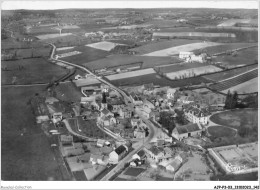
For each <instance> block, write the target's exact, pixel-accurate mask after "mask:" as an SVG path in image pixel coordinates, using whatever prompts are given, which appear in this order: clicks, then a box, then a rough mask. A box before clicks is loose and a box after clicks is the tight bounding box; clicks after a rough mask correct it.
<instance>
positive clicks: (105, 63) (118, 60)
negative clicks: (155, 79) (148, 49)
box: [84, 55, 180, 70]
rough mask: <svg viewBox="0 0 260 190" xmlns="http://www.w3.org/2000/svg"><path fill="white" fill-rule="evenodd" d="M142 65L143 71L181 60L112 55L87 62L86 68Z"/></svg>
mask: <svg viewBox="0 0 260 190" xmlns="http://www.w3.org/2000/svg"><path fill="white" fill-rule="evenodd" d="M140 62H143V64H142V69H145V68H152V67H154V66H158V65H166V64H171V63H178V62H180V61H179V59H176V58H174V57H145V56H132V55H112V56H108V57H107V58H105V59H99V60H96V61H92V62H88V63H87V61H86V62H85V63H86V64H84V66H86V67H88V68H90V69H94V70H96V69H103V68H109V67H115V66H120V65H130V64H131V63H140Z"/></svg>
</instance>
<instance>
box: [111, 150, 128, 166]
mask: <svg viewBox="0 0 260 190" xmlns="http://www.w3.org/2000/svg"><path fill="white" fill-rule="evenodd" d="M127 152H128V147H127V146H126V145H120V146H119V147H117V148H116V149H115V150H114V151H113V152H111V153H110V154H109V162H110V163H112V164H117V163H118V162H119V160H121V159H122V158H123V157H124V156H125V155H126V153H127Z"/></svg>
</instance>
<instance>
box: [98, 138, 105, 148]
mask: <svg viewBox="0 0 260 190" xmlns="http://www.w3.org/2000/svg"><path fill="white" fill-rule="evenodd" d="M105 142H106V141H105V140H103V139H98V140H97V146H98V147H103V146H104V145H105Z"/></svg>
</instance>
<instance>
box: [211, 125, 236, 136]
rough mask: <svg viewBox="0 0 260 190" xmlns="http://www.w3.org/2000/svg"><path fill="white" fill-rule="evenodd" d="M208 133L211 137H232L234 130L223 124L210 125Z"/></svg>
mask: <svg viewBox="0 0 260 190" xmlns="http://www.w3.org/2000/svg"><path fill="white" fill-rule="evenodd" d="M207 130H208V133H209V134H210V135H211V136H213V137H233V136H235V135H236V131H235V130H232V129H230V128H228V127H225V126H220V125H218V126H210V127H208V129H207Z"/></svg>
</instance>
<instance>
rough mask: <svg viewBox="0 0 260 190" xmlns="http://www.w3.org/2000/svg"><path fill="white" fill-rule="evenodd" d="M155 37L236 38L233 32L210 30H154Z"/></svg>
mask: <svg viewBox="0 0 260 190" xmlns="http://www.w3.org/2000/svg"><path fill="white" fill-rule="evenodd" d="M153 37H206V38H219V37H221V38H235V37H236V35H235V34H233V33H209V32H154V33H153Z"/></svg>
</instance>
